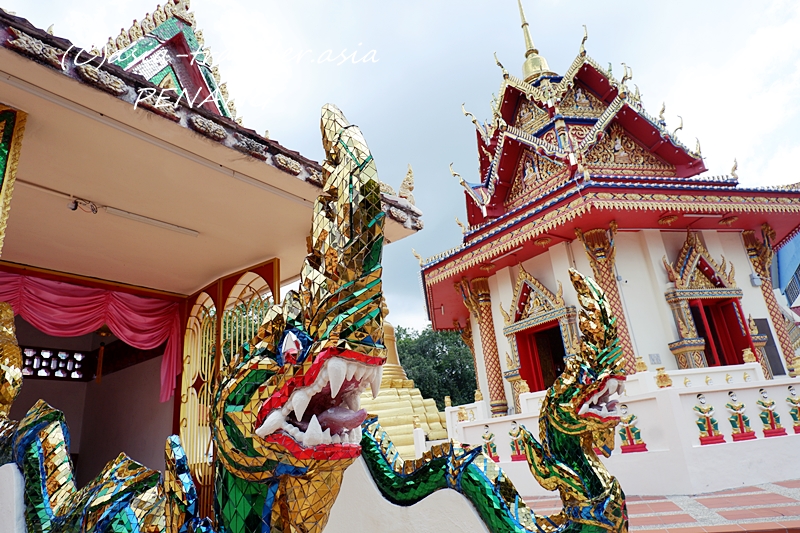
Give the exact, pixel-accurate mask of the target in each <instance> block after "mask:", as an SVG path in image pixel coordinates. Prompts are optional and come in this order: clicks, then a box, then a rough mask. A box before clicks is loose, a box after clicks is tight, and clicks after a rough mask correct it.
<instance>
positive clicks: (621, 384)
mask: <svg viewBox="0 0 800 533" xmlns="http://www.w3.org/2000/svg"><path fill="white" fill-rule="evenodd" d="M617 392H618V393H619V394H620V396H622V395H623V394H625V382H624V381H620V382H619V387H618V388H617Z"/></svg>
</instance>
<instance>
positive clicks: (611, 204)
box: [425, 192, 800, 286]
mask: <svg viewBox="0 0 800 533" xmlns="http://www.w3.org/2000/svg"><path fill="white" fill-rule="evenodd" d="M590 209H605V210H609V211H623V210H624V211H661V212H665V211H671V212H675V211H691V212H699V213H730V212H737V213H795V214H800V198H786V197H782V198H766V197H761V196H759V197H753V196H750V197H747V196H730V195H726V196H717V195H709V196H695V195H690V194H674V195H669V194H664V193H662V192H659V193H644V194H643V193H610V192H585V193H583V195H582V197H579V198H576V199H574V200H572V201H571V202H570V203H569V204H566V205H563V206H561V207H558V208H556V209H554V210H552V211H548V212H546V213H544V214H543V215H542V216H540V217H538V218H536V219H534V220H532V221H529V222H527V223H526V224H525V225H523V226H520V227H519V228H516V229H513V230H511V231H510V232H508V233H506V234H505V235H503V236H501V237H500V238H498V239H493V240H490V239H487V241H486V242H485V243H484V244H482V245H480V246H479V247H476V249H474V250H470V251H468V252H467V253H466V254H464V255H463V256H462V257H458V258H455V259H453V260H451V261H448V262H447V263H445V264H443V265H441V266H438V267H437V268H434V269H433V270H431V271H430V272H429V273H428V275H426V276H425V284H426V285H427V286H432V285H434V284H436V283H439V282H440V281H443V280H446V279H448V278H451V277H453V276H454V275H457V274H459V273H461V272H464V271H466V270H468V269H469V268H471V267H473V266H475V265H478V264H481V263H485V262H489V261H491V260H492V259H493V258H495V257H497V256H499V255H502V254H504V253H505V252H508V251H509V250H512V249H514V248H516V247H517V246H519V245H520V244H523V243H525V242H527V241H529V240H532V239H535V238H536V237H539V236H540V235H542V234H545V233H548V232H549V231H551V230H553V229H555V228H557V227H559V226H561V225H562V224H564V223H566V222H568V221H570V220H573V219H575V218H577V217H579V216H581V215H583V214H584V213H586V212H588V211H589V210H590ZM528 216H530V213H529V212H524V213H521V214H520V215H518V216H517V217H515V218H513V219H511V220H509V221H508V222H506V223H505V224H504V225H505V226H507V227H510V226H513V225H514V224H515V223H517V222H518V221H520V220H522V219H523V218H526V217H528ZM465 248H466V246H462V247H461V248H455V249H452V250H448V251H446V252H443V253H441V254H438V255H436V256H434V257H432V258H429V259H428V260H427V261H425V263H426V264H428V263H432V262H434V261H437V260H440V259H441V258H443V257H445V256H446V255H449V254H454V253H458V252H460V251H461V250H465Z"/></svg>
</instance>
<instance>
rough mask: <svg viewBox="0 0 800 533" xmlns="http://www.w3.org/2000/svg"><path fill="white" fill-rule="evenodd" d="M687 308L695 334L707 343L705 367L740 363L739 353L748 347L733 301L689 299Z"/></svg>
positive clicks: (737, 310) (740, 319)
mask: <svg viewBox="0 0 800 533" xmlns="http://www.w3.org/2000/svg"><path fill="white" fill-rule="evenodd" d="M689 308H690V310H691V313H692V318H693V319H694V323H695V327H696V328H697V333H698V335H699V336H700V337H703V338H704V339H705V340H706V345H705V356H706V362H707V363H708V366H726V365H738V364H743V363H744V360H743V358H742V351H743V350H744V349H746V348H748V347H750V343H749V341H748V338H747V333H746V331H744V327H743V322H742V317H741V316H740V313H739V309H738V308H737V306H736V301H735V300H734V299H704V300H692V301H690V302H689Z"/></svg>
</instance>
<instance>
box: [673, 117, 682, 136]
mask: <svg viewBox="0 0 800 533" xmlns="http://www.w3.org/2000/svg"><path fill="white" fill-rule="evenodd" d="M678 118H679V119H681V125H680V126H678V127H677V128H675V131H673V132H672V137H675V134H676V133H678V132H679V131H680V130H682V129H683V117H682V116H680V115H678Z"/></svg>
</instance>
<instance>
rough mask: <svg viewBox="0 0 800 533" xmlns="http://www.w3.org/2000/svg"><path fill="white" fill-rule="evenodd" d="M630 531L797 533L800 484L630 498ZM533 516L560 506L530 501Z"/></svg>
mask: <svg viewBox="0 0 800 533" xmlns="http://www.w3.org/2000/svg"><path fill="white" fill-rule="evenodd" d="M627 500H628V517H629V519H630V530H631V531H636V532H637V533H729V532H731V533H737V532H742V531H759V532H762V533H763V532H772V531H774V532H792V533H800V480H794V481H783V482H780V483H766V484H764V485H758V486H755V487H741V488H738V489H733V490H726V491H722V492H713V493H709V494H698V495H692V496H628V498H627ZM527 503H528V505H529V506H530V507H531V508H532V509H533V510H534V511H535V512H536V513H537V514H545V515H547V514H553V513H555V512H558V510H559V509H561V500H560V499H558V498H551V497H538V498H531V499H530V500H528V501H527Z"/></svg>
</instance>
